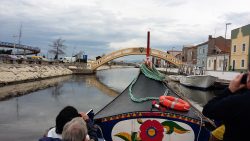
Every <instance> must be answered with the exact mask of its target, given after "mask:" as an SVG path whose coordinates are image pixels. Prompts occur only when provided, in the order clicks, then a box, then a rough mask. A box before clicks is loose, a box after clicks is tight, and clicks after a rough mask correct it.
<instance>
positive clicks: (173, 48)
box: [172, 47, 175, 56]
mask: <svg viewBox="0 0 250 141" xmlns="http://www.w3.org/2000/svg"><path fill="white" fill-rule="evenodd" d="M174 48H175V47H172V56H174Z"/></svg>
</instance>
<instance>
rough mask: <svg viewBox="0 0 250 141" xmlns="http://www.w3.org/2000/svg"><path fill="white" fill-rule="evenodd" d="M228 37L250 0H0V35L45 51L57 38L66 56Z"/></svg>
mask: <svg viewBox="0 0 250 141" xmlns="http://www.w3.org/2000/svg"><path fill="white" fill-rule="evenodd" d="M228 22H230V23H232V25H230V26H228V32H227V33H228V34H227V37H228V38H230V31H231V30H232V29H235V28H238V27H241V26H244V25H247V24H250V1H249V0H237V1H235V0H0V41H6V42H14V41H15V42H17V40H18V39H17V38H13V35H18V32H19V28H20V25H21V24H22V37H21V43H22V44H25V45H32V46H37V47H40V48H41V50H42V53H43V54H46V53H47V50H48V49H49V48H50V47H49V46H48V45H49V44H50V43H51V42H52V41H53V40H55V39H58V38H62V39H64V40H65V44H66V45H67V46H68V47H67V50H66V51H67V56H69V55H72V54H73V53H75V52H78V51H80V50H82V51H84V52H85V53H86V54H88V55H89V57H90V58H93V57H95V56H98V55H102V54H108V53H110V52H112V51H115V50H119V49H121V48H127V47H137V46H146V39H147V31H148V30H150V32H151V47H152V48H155V49H160V50H164V51H166V50H172V48H173V47H175V50H177V49H179V50H181V49H182V46H183V45H187V44H198V43H202V42H204V41H206V40H207V39H208V35H213V36H223V37H224V36H225V23H228Z"/></svg>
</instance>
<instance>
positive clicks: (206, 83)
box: [180, 75, 217, 89]
mask: <svg viewBox="0 0 250 141" xmlns="http://www.w3.org/2000/svg"><path fill="white" fill-rule="evenodd" d="M216 80H217V77H214V76H210V75H190V76H183V77H182V78H181V79H180V83H181V84H182V85H185V86H190V87H196V88H204V89H206V88H209V87H211V86H213V85H214V83H215V81H216Z"/></svg>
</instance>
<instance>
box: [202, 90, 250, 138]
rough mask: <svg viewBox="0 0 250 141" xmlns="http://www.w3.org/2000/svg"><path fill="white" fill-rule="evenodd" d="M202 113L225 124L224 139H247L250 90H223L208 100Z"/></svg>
mask: <svg viewBox="0 0 250 141" xmlns="http://www.w3.org/2000/svg"><path fill="white" fill-rule="evenodd" d="M202 113H203V114H204V115H205V116H207V117H209V118H211V119H214V120H217V121H222V123H223V124H225V133H224V141H245V140H249V127H250V121H249V119H250V90H246V89H244V90H241V91H238V92H236V93H231V91H230V90H229V89H228V88H227V89H225V90H224V92H223V93H222V94H221V95H219V96H217V97H215V98H213V99H212V100H210V101H209V102H208V103H207V104H206V105H205V106H204V108H203V111H202Z"/></svg>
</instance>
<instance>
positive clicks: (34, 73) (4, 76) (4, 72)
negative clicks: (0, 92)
mask: <svg viewBox="0 0 250 141" xmlns="http://www.w3.org/2000/svg"><path fill="white" fill-rule="evenodd" d="M68 74H72V71H71V70H69V69H67V68H65V67H63V66H59V65H36V64H32V65H24V64H0V85H1V86H3V85H6V84H11V83H18V82H26V81H32V80H41V79H45V78H51V77H55V76H63V75H68Z"/></svg>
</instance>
